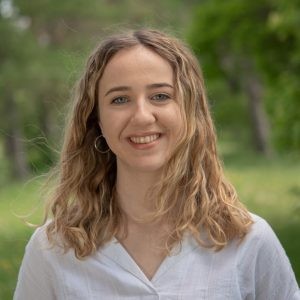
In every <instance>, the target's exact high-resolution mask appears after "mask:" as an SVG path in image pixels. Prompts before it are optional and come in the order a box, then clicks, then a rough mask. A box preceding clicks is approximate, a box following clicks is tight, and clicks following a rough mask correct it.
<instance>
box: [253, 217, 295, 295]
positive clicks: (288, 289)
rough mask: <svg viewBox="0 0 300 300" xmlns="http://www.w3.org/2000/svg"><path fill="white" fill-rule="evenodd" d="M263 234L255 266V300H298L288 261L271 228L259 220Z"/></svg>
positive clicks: (293, 276) (293, 277)
mask: <svg viewBox="0 0 300 300" xmlns="http://www.w3.org/2000/svg"><path fill="white" fill-rule="evenodd" d="M260 222H262V223H263V224H262V227H261V229H262V230H263V234H262V235H261V240H260V245H259V247H258V253H257V260H256V265H255V294H256V297H255V299H257V300H266V299H272V300H282V299H286V300H289V299H290V300H300V292H299V288H298V284H297V282H296V279H295V275H294V272H293V270H292V267H291V264H290V262H289V259H288V257H287V255H286V253H285V251H284V249H283V247H282V246H281V244H280V242H279V240H278V238H277V237H276V235H275V233H274V232H273V230H272V228H271V227H270V226H269V225H268V224H267V222H265V221H264V220H261V221H260Z"/></svg>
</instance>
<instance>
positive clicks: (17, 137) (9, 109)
mask: <svg viewBox="0 0 300 300" xmlns="http://www.w3.org/2000/svg"><path fill="white" fill-rule="evenodd" d="M4 102H5V110H4V111H5V113H6V116H5V119H6V130H5V134H4V137H5V138H4V146H5V150H6V151H5V152H6V156H7V158H8V160H9V164H10V167H11V175H12V178H13V179H25V178H26V177H27V176H28V174H29V169H28V165H27V161H26V149H25V147H24V142H23V136H22V133H21V128H20V120H19V116H18V111H17V105H16V103H15V101H14V99H13V97H10V98H6V99H4Z"/></svg>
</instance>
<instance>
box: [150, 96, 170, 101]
mask: <svg viewBox="0 0 300 300" xmlns="http://www.w3.org/2000/svg"><path fill="white" fill-rule="evenodd" d="M170 98H171V97H170V96H169V95H167V94H156V95H154V96H153V97H152V98H151V99H153V100H155V101H164V100H168V99H170Z"/></svg>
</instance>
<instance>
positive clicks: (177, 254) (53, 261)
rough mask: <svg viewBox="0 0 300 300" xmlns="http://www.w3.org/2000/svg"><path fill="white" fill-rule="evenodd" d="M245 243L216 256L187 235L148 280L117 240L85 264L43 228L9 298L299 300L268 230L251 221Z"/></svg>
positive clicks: (287, 265)
mask: <svg viewBox="0 0 300 300" xmlns="http://www.w3.org/2000/svg"><path fill="white" fill-rule="evenodd" d="M252 216H253V219H254V224H253V225H252V227H251V230H250V232H249V233H248V234H247V235H246V237H245V239H244V240H243V241H242V242H241V243H239V242H238V241H232V242H230V243H229V244H228V245H227V246H226V247H224V248H223V249H222V250H221V251H218V252H215V251H214V250H212V249H206V248H203V247H200V246H199V245H198V244H197V243H196V241H195V240H194V239H193V238H192V236H190V235H188V234H187V235H185V238H184V240H183V241H182V243H181V246H179V245H178V246H177V247H175V248H174V249H173V251H172V253H171V255H170V256H167V257H166V258H165V260H164V261H163V262H162V264H161V265H160V267H159V268H158V270H157V272H156V273H155V275H154V277H153V278H152V279H151V280H149V279H148V278H147V277H146V276H145V274H144V273H143V272H142V270H141V269H140V268H139V267H138V265H137V264H136V263H135V261H134V260H133V259H132V257H131V256H130V255H129V254H128V253H127V251H126V250H125V248H124V247H123V246H122V245H121V244H120V243H118V241H117V240H116V239H113V240H112V241H111V242H109V243H107V244H106V245H105V246H104V247H102V248H100V249H99V250H98V251H97V252H96V253H95V254H93V255H91V256H89V257H87V258H86V259H84V260H78V259H77V258H76V257H75V255H74V251H73V250H69V251H68V252H67V253H65V254H64V253H63V251H62V249H60V248H58V247H54V248H53V247H52V248H51V247H50V245H49V243H48V240H47V238H46V234H45V226H44V227H41V228H39V229H38V230H37V231H36V232H35V233H34V234H33V236H32V238H31V239H30V241H29V243H28V245H27V247H26V252H25V256H24V258H23V262H22V266H21V269H20V273H19V278H18V283H17V287H16V291H15V295H14V299H15V300H19V299H22V300H33V299H34V300H50V299H51V300H52V299H58V300H93V299H115V300H119V299H126V300H129V299H130V300H131V299H132V300H138V299H142V300H156V299H161V300H167V299H168V300H175V299H184V300H196V299H208V300H218V299H219V300H226V299H230V300H238V299H247V300H251V299H261V300H267V299H270V300H271V299H272V300H288V299H293V300H296V299H300V291H299V288H298V285H297V282H296V280H295V276H294V273H293V270H292V268H291V265H290V263H289V260H288V258H287V256H286V254H285V252H284V250H283V248H282V246H281V244H280V242H279V241H278V239H277V237H276V235H275V234H274V232H273V231H272V229H271V227H270V226H269V225H268V224H267V223H266V221H264V220H263V219H262V218H260V217H258V216H255V215H252Z"/></svg>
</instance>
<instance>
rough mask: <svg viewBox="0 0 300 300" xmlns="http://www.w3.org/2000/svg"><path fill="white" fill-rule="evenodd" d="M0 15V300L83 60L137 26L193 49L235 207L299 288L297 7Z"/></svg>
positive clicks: (237, 3)
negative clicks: (285, 259)
mask: <svg viewBox="0 0 300 300" xmlns="http://www.w3.org/2000/svg"><path fill="white" fill-rule="evenodd" d="M5 7H11V9H8V10H7V8H6V9H5ZM0 11H1V14H0V35H1V45H0V116H1V118H0V170H1V172H0V237H1V239H0V257H1V258H0V299H11V297H12V292H13V289H14V286H15V283H16V276H17V272H18V268H19V265H20V262H21V259H22V255H23V253H24V247H25V244H26V242H27V240H28V238H29V236H30V234H31V233H32V230H31V229H29V228H28V227H26V226H25V225H24V224H23V223H22V222H20V220H19V218H18V217H16V216H15V215H14V214H15V213H16V214H24V213H28V212H30V211H31V209H32V208H34V207H36V206H38V207H39V209H38V210H37V212H36V214H35V216H34V217H33V218H31V220H32V221H37V220H40V218H41V211H42V208H41V206H42V203H40V200H39V199H41V197H40V195H39V194H38V192H37V191H38V189H39V185H40V181H39V180H33V181H28V180H29V179H30V178H32V177H34V178H35V177H36V176H39V175H40V174H42V173H43V172H47V170H49V168H51V166H52V165H53V163H55V161H56V160H57V158H58V153H59V149H60V145H61V141H62V133H63V130H62V128H63V124H64V122H65V116H66V112H67V110H68V107H69V104H70V99H71V97H72V87H73V85H74V83H75V81H76V80H77V78H79V76H80V72H81V70H82V69H83V67H84V64H85V61H86V58H87V55H88V53H90V51H91V49H92V48H94V47H95V46H96V45H97V44H98V43H99V42H100V41H101V39H102V37H103V36H106V35H108V34H110V33H112V32H115V31H119V30H120V29H125V28H140V27H154V28H158V29H163V30H165V31H169V32H171V33H172V34H174V35H176V36H178V37H179V38H181V39H183V40H186V42H187V43H188V44H189V45H191V46H192V48H193V49H194V52H195V53H196V55H197V56H198V58H199V61H200V64H201V66H202V67H203V72H204V77H205V79H206V84H207V89H208V96H209V99H210V103H211V111H212V114H213V117H214V119H215V124H216V127H217V131H218V136H219V140H220V142H219V148H220V153H221V155H222V157H223V159H224V162H225V166H226V170H227V175H228V177H229V178H230V179H231V180H232V182H233V183H234V184H235V186H236V187H237V190H238V193H239V195H240V198H241V200H242V201H243V202H245V203H246V204H247V205H248V206H249V208H250V209H251V211H253V212H255V213H258V214H260V215H261V216H263V217H265V218H266V219H267V220H268V221H269V222H270V223H271V224H272V226H273V227H274V228H275V231H276V233H277V234H278V236H279V238H280V240H281V242H282V243H283V245H284V248H285V249H286V251H287V254H288V256H289V257H290V259H291V262H292V265H293V268H294V270H295V272H296V275H297V279H298V282H300V261H299V255H298V253H299V252H300V244H299V233H300V208H299V197H300V180H299V178H300V176H299V174H300V162H299V157H300V155H299V154H300V151H299V150H300V88H299V78H300V36H299V35H300V31H299V28H300V3H299V1H297V0H285V1H281V0H258V1H241V0H227V1H222V0H202V1H201V0H186V1H180V0H165V1H160V0H152V1H147V0H137V1H134V0H124V1H121V0H73V1H61V0H30V1H28V0H14V1H10V0H0ZM245 62H247V63H245ZM249 65H250V66H251V68H249V67H247V66H249ZM250 75H251V76H253V75H255V76H256V77H257V78H258V79H259V80H260V82H261V83H262V86H263V107H264V109H265V111H266V113H267V117H268V121H269V123H270V127H271V137H270V142H271V144H272V146H273V148H274V154H273V156H272V157H271V158H268V159H267V158H265V157H263V156H262V155H259V154H257V153H256V152H255V150H254V147H253V141H252V134H253V133H252V128H251V122H250V117H249V107H248V103H247V99H246V96H245V90H244V81H245V80H246V79H247V78H248V77H249V76H250ZM15 135H17V141H18V142H21V145H22V146H23V149H22V153H19V154H18V155H21V156H22V158H23V159H24V160H25V162H26V164H27V167H28V174H27V176H28V177H27V178H26V181H25V184H24V181H23V182H20V181H18V180H20V178H19V179H18V176H16V174H15V173H14V172H13V163H14V157H13V156H12V155H11V153H10V152H8V151H7V148H6V145H7V140H8V137H15ZM23 180H24V179H23ZM40 204H41V205H40ZM12 249H13V250H14V251H12Z"/></svg>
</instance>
